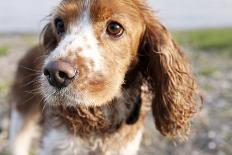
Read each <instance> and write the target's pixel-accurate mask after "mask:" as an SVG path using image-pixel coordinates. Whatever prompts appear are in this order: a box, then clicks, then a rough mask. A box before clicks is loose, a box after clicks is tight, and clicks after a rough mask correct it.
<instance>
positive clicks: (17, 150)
mask: <svg viewBox="0 0 232 155" xmlns="http://www.w3.org/2000/svg"><path fill="white" fill-rule="evenodd" d="M49 17H50V20H49V23H48V24H47V25H46V26H45V28H44V30H43V32H42V34H41V38H42V41H41V42H42V43H41V44H40V45H38V46H36V47H34V48H33V49H31V50H30V51H29V52H28V53H27V54H26V55H25V56H24V58H23V59H22V60H21V61H20V63H19V67H18V70H17V73H16V78H15V81H14V84H13V87H12V101H13V102H12V110H11V127H10V144H11V145H12V150H13V154H14V155H28V152H29V148H30V143H31V139H32V138H33V136H34V135H35V133H36V128H37V126H40V129H41V130H42V131H41V130H40V131H41V143H40V147H39V154H40V155H87V154H95V155H101V154H102V155H114V154H115V155H135V154H136V153H137V151H138V149H139V145H140V141H141V138H142V133H143V128H144V119H145V116H146V114H147V112H148V111H147V110H149V107H151V108H150V109H151V110H152V113H153V116H154V123H155V125H156V128H157V129H158V130H159V131H160V133H161V134H163V135H164V136H174V137H175V136H184V135H186V134H188V133H189V130H190V129H189V125H190V121H191V118H192V116H193V115H194V114H195V113H196V112H197V110H198V104H197V102H196V97H197V96H198V91H197V85H196V82H195V80H194V78H193V76H192V73H191V71H190V67H189V63H188V61H187V60H186V57H185V55H184V53H183V52H182V51H181V50H180V49H179V47H178V46H177V45H176V43H175V42H174V41H173V39H172V36H171V34H170V33H169V32H168V31H167V29H166V28H165V27H164V26H163V25H162V24H161V23H160V22H159V21H158V20H157V19H156V18H155V17H154V13H153V12H152V11H151V9H150V8H149V7H148V5H147V3H146V2H145V1H144V0H62V2H61V3H60V4H59V6H58V7H56V9H55V10H54V11H53V13H51V15H50V16H49Z"/></svg>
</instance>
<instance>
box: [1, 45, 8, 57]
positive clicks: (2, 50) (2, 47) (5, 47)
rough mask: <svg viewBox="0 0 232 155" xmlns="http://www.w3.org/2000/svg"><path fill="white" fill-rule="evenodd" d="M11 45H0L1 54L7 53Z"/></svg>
mask: <svg viewBox="0 0 232 155" xmlns="http://www.w3.org/2000/svg"><path fill="white" fill-rule="evenodd" d="M8 50H9V47H8V46H6V45H3V46H0V56H5V55H7V53H8Z"/></svg>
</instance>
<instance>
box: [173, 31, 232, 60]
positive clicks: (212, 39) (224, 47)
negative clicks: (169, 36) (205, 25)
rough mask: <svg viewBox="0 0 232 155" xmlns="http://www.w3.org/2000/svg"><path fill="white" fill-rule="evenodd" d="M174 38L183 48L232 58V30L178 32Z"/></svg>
mask: <svg viewBox="0 0 232 155" xmlns="http://www.w3.org/2000/svg"><path fill="white" fill-rule="evenodd" d="M173 36H174V38H175V40H176V41H177V42H179V43H180V44H181V45H183V46H187V47H190V48H193V49H196V50H203V51H213V52H217V53H219V52H220V53H227V54H229V55H231V56H232V28H223V29H201V30H190V31H177V32H174V33H173Z"/></svg>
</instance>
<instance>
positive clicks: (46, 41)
mask: <svg viewBox="0 0 232 155" xmlns="http://www.w3.org/2000/svg"><path fill="white" fill-rule="evenodd" d="M40 38H41V39H40V40H41V44H42V45H43V46H44V47H45V49H47V50H52V49H54V48H55V47H56V45H57V42H58V41H57V36H56V34H55V33H54V31H53V29H52V24H51V23H48V24H47V25H46V26H45V27H44V28H43V30H42V32H41V34H40Z"/></svg>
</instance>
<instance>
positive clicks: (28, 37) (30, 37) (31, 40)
mask: <svg viewBox="0 0 232 155" xmlns="http://www.w3.org/2000/svg"><path fill="white" fill-rule="evenodd" d="M22 38H23V40H24V41H25V42H26V44H27V45H29V46H33V45H35V44H36V43H38V37H37V36H36V35H34V34H22Z"/></svg>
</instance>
